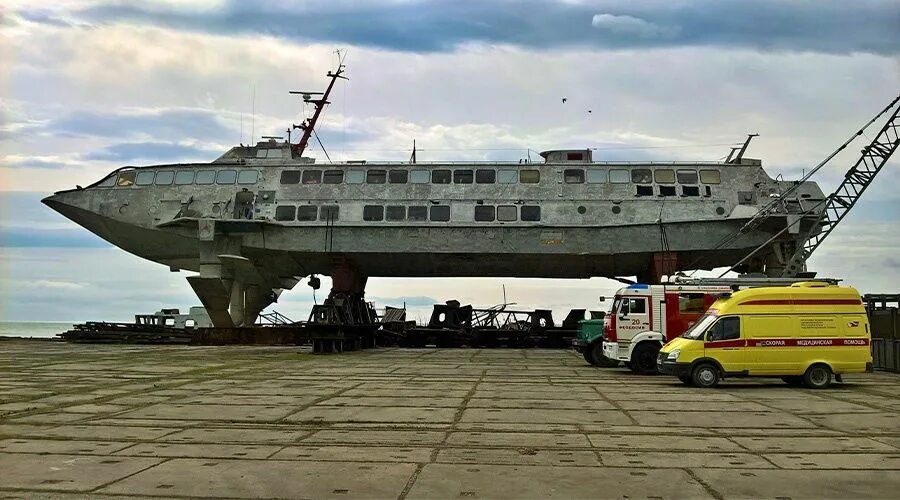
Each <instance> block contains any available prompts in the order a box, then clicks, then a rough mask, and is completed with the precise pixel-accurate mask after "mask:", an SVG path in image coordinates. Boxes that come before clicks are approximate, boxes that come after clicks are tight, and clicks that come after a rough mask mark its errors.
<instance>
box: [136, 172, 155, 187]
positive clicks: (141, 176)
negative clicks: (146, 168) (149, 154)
mask: <svg viewBox="0 0 900 500" xmlns="http://www.w3.org/2000/svg"><path fill="white" fill-rule="evenodd" d="M154 176H156V172H138V174H137V179H135V181H134V183H135V184H136V185H138V186H149V185H150V184H153V177H154Z"/></svg>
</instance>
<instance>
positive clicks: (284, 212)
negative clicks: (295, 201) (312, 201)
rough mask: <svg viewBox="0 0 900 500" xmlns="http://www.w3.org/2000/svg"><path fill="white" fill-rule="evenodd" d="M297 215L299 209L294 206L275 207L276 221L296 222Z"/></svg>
mask: <svg viewBox="0 0 900 500" xmlns="http://www.w3.org/2000/svg"><path fill="white" fill-rule="evenodd" d="M296 213H297V207H294V206H287V205H284V206H280V207H275V220H294V217H295V214H296Z"/></svg>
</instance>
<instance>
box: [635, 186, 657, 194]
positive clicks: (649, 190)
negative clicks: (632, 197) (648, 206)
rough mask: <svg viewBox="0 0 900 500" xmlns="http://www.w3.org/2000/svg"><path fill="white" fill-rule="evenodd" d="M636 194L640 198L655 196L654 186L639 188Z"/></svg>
mask: <svg viewBox="0 0 900 500" xmlns="http://www.w3.org/2000/svg"><path fill="white" fill-rule="evenodd" d="M635 194H636V195H638V196H653V186H637V191H636V192H635Z"/></svg>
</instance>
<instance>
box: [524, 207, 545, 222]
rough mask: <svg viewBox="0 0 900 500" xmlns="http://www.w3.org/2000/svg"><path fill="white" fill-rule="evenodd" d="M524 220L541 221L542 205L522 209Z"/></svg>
mask: <svg viewBox="0 0 900 500" xmlns="http://www.w3.org/2000/svg"><path fill="white" fill-rule="evenodd" d="M522 220H523V221H526V222H536V221H539V220H541V207H540V205H524V206H523V207H522Z"/></svg>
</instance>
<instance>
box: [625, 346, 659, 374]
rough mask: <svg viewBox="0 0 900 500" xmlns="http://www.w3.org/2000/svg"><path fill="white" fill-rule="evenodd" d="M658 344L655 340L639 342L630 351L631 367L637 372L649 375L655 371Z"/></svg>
mask: <svg viewBox="0 0 900 500" xmlns="http://www.w3.org/2000/svg"><path fill="white" fill-rule="evenodd" d="M659 349H660V345H659V344H657V343H656V342H641V343H640V344H638V345H637V346H635V348H634V350H632V351H631V369H632V370H634V371H635V372H637V373H641V374H644V375H649V374H651V373H657V370H656V357H657V356H659Z"/></svg>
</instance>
